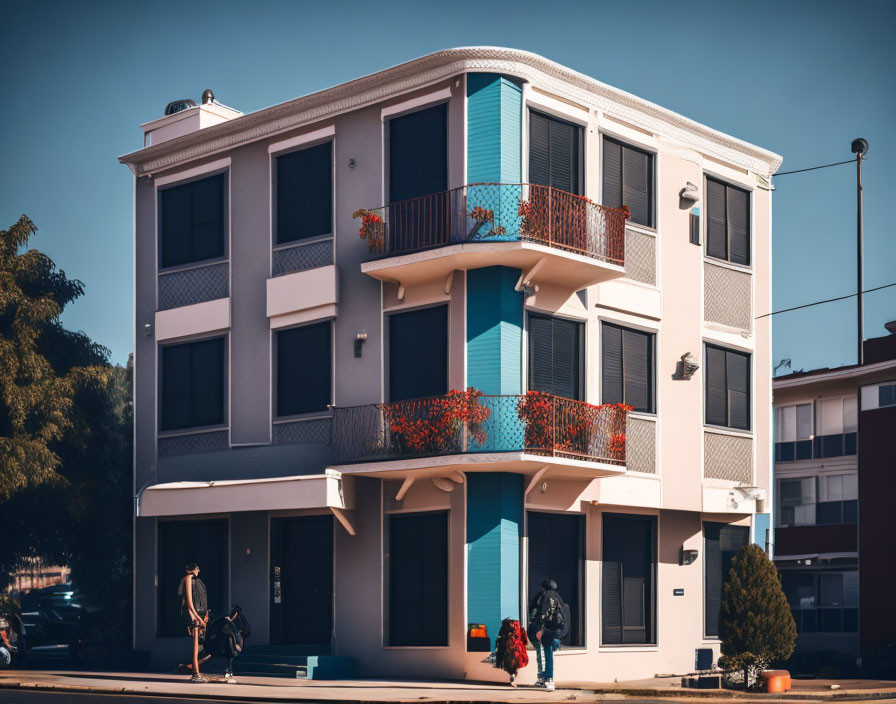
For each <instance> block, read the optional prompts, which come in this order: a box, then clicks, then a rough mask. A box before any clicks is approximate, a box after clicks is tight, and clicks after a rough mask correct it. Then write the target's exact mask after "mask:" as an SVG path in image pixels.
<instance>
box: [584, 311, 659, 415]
mask: <svg viewBox="0 0 896 704" xmlns="http://www.w3.org/2000/svg"><path fill="white" fill-rule="evenodd" d="M597 322H598V323H599V326H600V327H599V328H598V335H599V338H600V339H599V343H598V349H599V353H598V357H599V372H600V374H599V377H600V380H599V382H598V390H599V392H600V393H599V394H598V398H599V399H600V403H608V402H606V401H604V383H603V381H604V366H603V365H604V325H612V326H613V327H617V328H620V329H622V330H628V331H630V332H636V333H641V334H644V335H648V336H649V337H650V362H651V363H650V375H649V376H650V379H649V383H650V407H651V410H649V411H644V410H637V409H633V410H632V411H631V413H636V414H640V415H642V416H646V417H649V418H656V416H657V405H658V404H657V383H656V380H657V376H656V356H657V331H656V330H650V329H647V328H636V327H631V326H628V325H623V324H622V323H618V322H616V321H613V320H605V319H603V318H598V320H597ZM624 354H625V352H624V350H623V355H624ZM622 396H623V403H626V401H625V369H624V362H623V372H622Z"/></svg>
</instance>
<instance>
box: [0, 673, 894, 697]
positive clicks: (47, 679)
mask: <svg viewBox="0 0 896 704" xmlns="http://www.w3.org/2000/svg"><path fill="white" fill-rule="evenodd" d="M212 677H213V678H214V679H216V680H218V681H214V680H213V681H211V682H209V683H208V684H202V685H197V684H191V683H189V682H188V681H187V678H186V677H185V676H183V675H171V674H152V673H149V674H148V673H130V672H120V673H104V672H70V671H62V670H46V671H37V670H33V671H29V670H24V671H3V672H0V699H2V691H3V689H19V690H30V691H35V690H38V691H54V692H77V693H82V694H84V693H93V694H98V695H99V694H127V695H155V696H176V697H186V698H192V697H196V698H204V699H214V698H222V699H223V698H226V699H228V700H231V701H233V700H242V701H247V702H250V701H265V702H309V701H316V702H353V703H354V702H358V703H360V702H374V703H375V702H412V701H413V702H428V703H430V704H432V703H433V702H452V703H460V702H471V703H476V704H482V703H485V702H495V703H501V704H512V703H515V702H561V701H566V702H568V701H577V702H598V701H610V700H622V699H648V698H649V699H658V700H663V699H674V700H675V701H676V702H680V703H684V702H689V701H690V702H701V701H703V702H705V701H706V700H707V699H712V700H713V701H717V702H719V701H725V700H728V701H736V702H743V701H763V702H773V701H789V702H793V701H828V700H836V701H849V700H853V701H859V700H874V701H893V702H896V682H879V681H872V680H842V681H836V682H835V681H833V680H797V681H795V682H794V690H793V691H791V692H788V693H786V694H773V695H770V694H752V693H751V694H744V693H741V692H731V691H727V690H692V689H682V687H681V685H680V680H678V679H671V678H669V679H662V678H657V679H650V680H639V681H635V682H620V683H615V684H601V683H587V682H584V683H561V685H560V688H558V689H557V690H556V691H554V692H547V691H545V690H544V689H540V688H534V687H519V688H516V689H514V688H511V687H509V686H501V685H496V684H491V683H478V682H416V681H414V682H411V681H402V680H344V681H322V680H301V679H300V680H292V679H286V678H274V677H250V676H245V677H240V678H239V679H238V683H237V684H227V683H225V682H223V681H221V680H220V678H219V677H216V676H214V675H212ZM831 684H839V685H840V689H837V690H831V688H830V686H831Z"/></svg>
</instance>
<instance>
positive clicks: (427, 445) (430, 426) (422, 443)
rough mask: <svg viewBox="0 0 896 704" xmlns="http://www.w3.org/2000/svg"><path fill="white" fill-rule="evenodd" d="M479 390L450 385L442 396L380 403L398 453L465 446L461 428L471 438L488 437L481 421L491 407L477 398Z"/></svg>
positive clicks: (453, 449) (477, 440) (444, 450)
mask: <svg viewBox="0 0 896 704" xmlns="http://www.w3.org/2000/svg"><path fill="white" fill-rule="evenodd" d="M481 397H482V392H481V391H479V390H478V389H474V388H472V387H471V388H469V389H467V390H466V391H457V390H454V389H452V390H451V391H449V392H448V393H447V394H445V395H444V396H437V397H435V398H428V399H421V400H418V401H399V402H396V403H384V404H381V405H380V406H379V408H380V409H381V410H382V412H383V415H384V417H385V419H386V422H387V423H388V427H389V431H390V433H391V436H392V441H393V442H394V443H395V445H396V450H397V451H398V453H399V454H445V453H450V452H463V451H465V449H466V441H465V438H464V432H465V431H466V433H467V434H468V438H467V439H469V440H470V441H471V442H475V443H477V444H478V445H482V444H484V443H485V442H486V440H487V439H488V438H487V436H486V432H485V429H484V423H485V421H487V420H488V418H489V416H490V415H491V411H490V410H489V409H488V408H487V407H486V406H484V405H483V404H482V403H481V402H480V398H481Z"/></svg>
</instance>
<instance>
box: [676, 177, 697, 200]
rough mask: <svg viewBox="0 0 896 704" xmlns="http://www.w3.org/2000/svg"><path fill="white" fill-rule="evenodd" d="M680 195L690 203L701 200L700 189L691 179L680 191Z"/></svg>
mask: <svg viewBox="0 0 896 704" xmlns="http://www.w3.org/2000/svg"><path fill="white" fill-rule="evenodd" d="M678 197H679V198H681V199H682V200H686V201H688V202H689V203H696V202H697V201H698V200H700V190H699V189H698V188H697V187H696V186H695V185H694V184H693V183H691V182H690V181H688V182H687V183H685V185H684V188H682V189H681V190H680V191H679V192H678Z"/></svg>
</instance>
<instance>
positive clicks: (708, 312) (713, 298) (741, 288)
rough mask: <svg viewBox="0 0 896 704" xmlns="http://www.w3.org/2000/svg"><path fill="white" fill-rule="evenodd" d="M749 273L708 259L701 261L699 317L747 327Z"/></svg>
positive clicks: (748, 327) (749, 321)
mask: <svg viewBox="0 0 896 704" xmlns="http://www.w3.org/2000/svg"><path fill="white" fill-rule="evenodd" d="M751 280H752V275H751V274H748V273H747V272H745V271H736V270H734V269H729V268H728V267H724V266H717V265H715V264H711V263H710V262H704V263H703V288H704V290H703V318H704V320H708V321H711V322H713V323H721V324H722V325H730V326H731V327H733V328H738V329H740V330H751V329H752V327H753V326H752V321H751V320H750V310H751V308H752V301H751V300H750V298H751V292H750V285H751V283H752V281H751Z"/></svg>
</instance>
